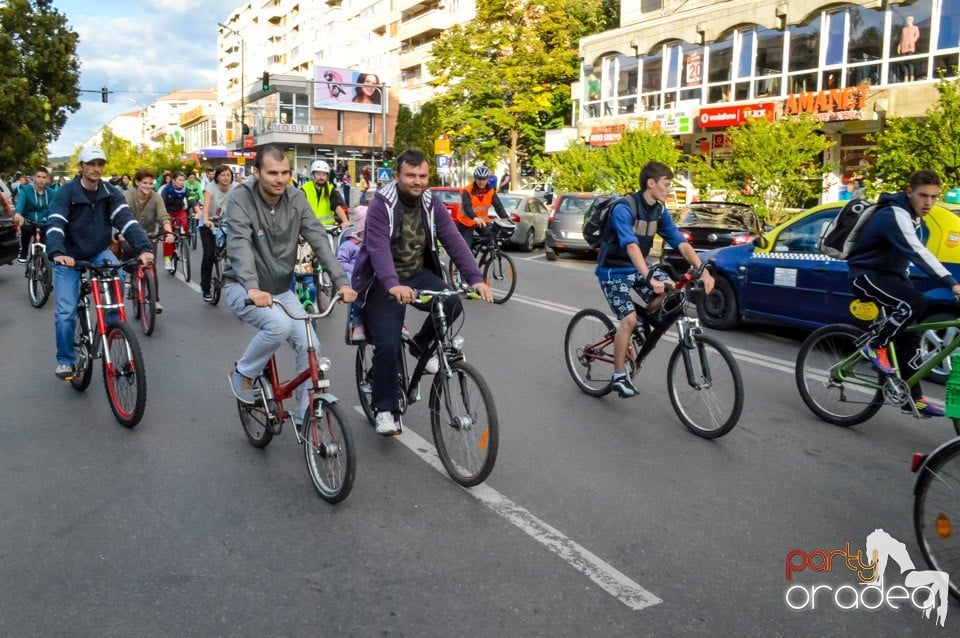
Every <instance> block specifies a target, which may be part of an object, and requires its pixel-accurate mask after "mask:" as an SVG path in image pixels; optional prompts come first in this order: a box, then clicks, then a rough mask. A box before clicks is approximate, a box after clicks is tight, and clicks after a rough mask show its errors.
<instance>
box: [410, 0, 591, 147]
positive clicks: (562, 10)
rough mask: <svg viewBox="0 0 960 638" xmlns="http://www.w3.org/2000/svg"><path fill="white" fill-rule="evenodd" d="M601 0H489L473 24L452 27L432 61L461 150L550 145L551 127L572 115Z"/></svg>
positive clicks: (440, 101)
mask: <svg viewBox="0 0 960 638" xmlns="http://www.w3.org/2000/svg"><path fill="white" fill-rule="evenodd" d="M604 20H605V15H604V10H603V5H602V2H601V0H541V1H540V2H538V3H530V2H526V1H525V0H489V1H488V2H483V3H477V16H476V18H475V19H474V20H473V21H472V22H471V23H469V24H466V25H457V26H455V27H453V28H452V29H449V30H447V31H446V32H445V33H444V34H443V35H442V36H440V37H439V38H438V39H437V40H436V42H435V43H434V45H433V48H432V50H431V55H432V56H433V59H432V60H431V61H430V62H428V63H427V66H428V68H429V70H430V73H431V74H433V76H434V79H433V80H432V81H431V82H432V84H433V85H434V86H437V87H440V88H441V90H442V91H443V92H442V93H441V94H440V95H439V96H438V97H437V98H436V99H435V103H436V105H437V107H438V111H439V117H440V122H441V123H442V125H443V127H444V130H446V131H447V132H448V134H450V135H451V138H452V142H453V145H454V147H456V148H457V149H458V150H459V151H460V152H462V153H470V154H472V155H474V156H480V157H483V156H491V155H494V154H496V153H497V152H498V151H499V150H500V149H501V148H502V147H504V146H511V145H512V144H514V140H515V144H516V147H515V150H519V151H520V155H521V156H522V155H527V156H536V155H539V154H540V153H541V152H542V150H543V138H544V131H545V130H546V129H550V128H558V127H560V126H561V125H562V124H563V122H564V120H565V118H566V117H567V115H568V114H569V112H570V86H569V85H570V83H571V82H573V81H575V80H576V79H577V77H578V69H579V67H578V61H577V55H578V54H577V51H578V43H579V40H580V38H581V37H583V36H585V35H589V34H591V33H595V32H598V31H601V30H602V29H603V28H604V24H605V22H604Z"/></svg>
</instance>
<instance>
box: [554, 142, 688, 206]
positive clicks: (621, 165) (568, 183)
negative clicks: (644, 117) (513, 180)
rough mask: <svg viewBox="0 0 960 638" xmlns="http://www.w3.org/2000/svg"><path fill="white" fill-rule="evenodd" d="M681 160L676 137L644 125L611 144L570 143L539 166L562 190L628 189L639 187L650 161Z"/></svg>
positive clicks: (674, 163)
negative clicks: (644, 168) (641, 176)
mask: <svg viewBox="0 0 960 638" xmlns="http://www.w3.org/2000/svg"><path fill="white" fill-rule="evenodd" d="M679 160H680V151H678V150H677V149H676V148H675V144H674V142H673V138H671V137H670V136H669V135H666V134H665V133H659V132H657V133H655V132H653V131H651V130H650V129H646V128H642V129H638V130H635V131H627V132H626V133H624V134H623V137H622V138H621V139H620V141H619V142H617V143H616V144H613V145H611V146H600V147H597V148H591V147H589V146H586V145H585V144H582V143H578V144H574V145H571V146H570V148H568V149H567V150H565V151H561V152H559V153H555V154H553V155H551V156H550V157H547V158H545V159H544V160H543V161H542V162H540V163H539V166H540V170H541V172H543V173H544V174H546V175H549V176H550V178H551V180H552V181H553V186H554V188H555V189H557V190H559V191H560V192H564V191H601V192H605V193H628V192H631V191H635V190H637V189H638V188H639V184H640V169H641V168H642V167H643V165H644V164H646V163H647V162H649V161H658V162H663V163H664V164H666V165H667V166H673V167H675V166H677V164H678V162H679Z"/></svg>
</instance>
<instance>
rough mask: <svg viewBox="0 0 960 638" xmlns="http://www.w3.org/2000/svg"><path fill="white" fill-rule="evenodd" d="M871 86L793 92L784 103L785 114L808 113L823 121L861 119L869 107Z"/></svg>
mask: <svg viewBox="0 0 960 638" xmlns="http://www.w3.org/2000/svg"><path fill="white" fill-rule="evenodd" d="M869 88H870V87H869V86H866V87H861V86H848V87H847V88H845V89H830V90H828V91H806V92H804V93H791V94H790V95H788V96H787V101H786V102H784V104H783V114H784V115H801V114H803V113H808V114H810V115H813V116H815V117H816V118H817V119H818V120H821V121H830V120H859V119H861V118H862V117H863V109H865V108H866V107H867V94H868V93H869Z"/></svg>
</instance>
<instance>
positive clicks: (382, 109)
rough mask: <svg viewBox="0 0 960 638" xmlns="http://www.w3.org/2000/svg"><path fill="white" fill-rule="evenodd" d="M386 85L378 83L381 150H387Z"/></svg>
mask: <svg viewBox="0 0 960 638" xmlns="http://www.w3.org/2000/svg"><path fill="white" fill-rule="evenodd" d="M386 88H387V85H386V84H381V85H380V113H381V115H382V116H383V140H382V143H381V146H380V150H381V151H385V150H387V99H388V98H387V92H386Z"/></svg>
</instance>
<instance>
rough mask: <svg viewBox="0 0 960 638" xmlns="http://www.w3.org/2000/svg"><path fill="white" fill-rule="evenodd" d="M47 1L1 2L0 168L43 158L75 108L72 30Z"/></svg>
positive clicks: (76, 75) (76, 72)
mask: <svg viewBox="0 0 960 638" xmlns="http://www.w3.org/2000/svg"><path fill="white" fill-rule="evenodd" d="M52 5H53V3H52V2H51V0H32V1H31V0H8V1H7V2H4V3H2V4H0V68H2V69H3V73H2V74H0V170H4V171H10V170H13V169H16V168H20V167H23V166H26V167H28V168H29V167H30V166H31V165H32V164H38V163H40V162H39V160H40V158H41V157H42V158H43V160H44V162H45V160H46V149H47V145H48V144H49V143H50V142H52V141H53V140H55V139H56V138H57V137H58V136H59V135H60V131H61V130H62V129H63V126H64V125H65V124H66V123H67V113H68V112H69V113H73V112H76V111H77V109H79V108H80V102H79V101H78V97H79V95H80V92H79V86H78V81H79V73H80V63H79V60H78V58H77V55H76V49H77V40H78V37H77V34H76V33H74V32H73V31H71V30H70V29H69V28H68V26H67V20H66V17H65V16H64V15H63V14H61V13H60V12H59V11H57V10H56V9H54V8H53V6H52Z"/></svg>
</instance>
